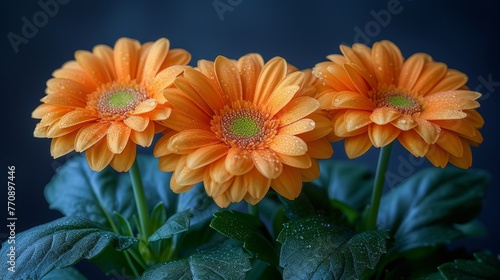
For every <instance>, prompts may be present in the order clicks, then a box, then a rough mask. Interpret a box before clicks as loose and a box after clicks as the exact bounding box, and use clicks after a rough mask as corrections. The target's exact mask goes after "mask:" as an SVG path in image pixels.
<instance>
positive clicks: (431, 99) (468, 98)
mask: <svg viewBox="0 0 500 280" xmlns="http://www.w3.org/2000/svg"><path fill="white" fill-rule="evenodd" d="M479 97H481V94H480V93H478V92H474V91H468V90H453V91H445V92H438V93H434V94H432V95H428V96H427V97H426V98H425V104H426V108H425V110H424V112H423V114H425V113H426V112H427V111H428V110H466V109H475V108H478V107H479V103H478V102H477V101H475V100H476V99H478V98H479Z"/></svg>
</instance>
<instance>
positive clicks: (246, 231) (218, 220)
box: [210, 211, 278, 265]
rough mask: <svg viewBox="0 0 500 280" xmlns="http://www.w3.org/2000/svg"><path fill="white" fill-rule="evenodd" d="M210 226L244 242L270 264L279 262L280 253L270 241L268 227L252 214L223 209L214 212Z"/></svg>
mask: <svg viewBox="0 0 500 280" xmlns="http://www.w3.org/2000/svg"><path fill="white" fill-rule="evenodd" d="M214 216H215V218H214V219H213V220H212V222H211V223H210V227H211V228H213V229H215V230H217V231H218V232H220V233H221V234H223V235H224V236H227V237H229V238H232V239H235V240H238V241H241V242H243V243H244V244H243V247H244V248H245V249H247V250H248V251H249V252H252V253H255V254H256V256H257V258H259V259H261V260H263V261H266V262H268V263H270V264H273V265H277V264H278V255H277V252H276V251H275V246H274V244H273V243H271V242H269V239H268V238H266V236H269V234H268V233H267V229H266V228H265V226H264V224H263V223H262V221H261V220H259V219H258V218H257V217H254V216H252V215H250V214H246V213H241V212H235V211H221V212H217V213H215V214H214Z"/></svg>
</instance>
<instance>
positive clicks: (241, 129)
mask: <svg viewBox="0 0 500 280" xmlns="http://www.w3.org/2000/svg"><path fill="white" fill-rule="evenodd" d="M268 118H269V116H268V115H267V114H264V113H263V112H261V111H260V110H258V109H257V108H256V107H255V106H254V105H253V104H252V103H250V102H248V101H244V100H239V101H235V102H233V103H231V104H228V105H226V106H224V108H223V109H221V110H220V112H219V113H218V114H215V115H214V116H213V118H212V120H211V121H210V124H211V125H212V127H211V129H212V131H213V132H214V133H215V135H216V136H217V137H218V138H219V139H220V140H221V141H222V142H224V143H226V144H227V145H228V146H231V147H234V146H237V147H239V148H241V149H246V150H249V149H260V148H265V147H267V145H269V143H270V141H271V140H272V138H273V136H274V135H276V133H277V128H278V124H279V122H278V120H273V119H268Z"/></svg>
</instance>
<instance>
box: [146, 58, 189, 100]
mask: <svg viewBox="0 0 500 280" xmlns="http://www.w3.org/2000/svg"><path fill="white" fill-rule="evenodd" d="M186 68H187V67H186V66H182V65H174V66H170V67H167V68H165V69H163V70H161V71H160V73H158V75H156V76H155V77H154V78H153V79H152V80H151V82H150V83H149V85H148V89H149V92H153V93H158V96H153V97H154V98H155V99H159V97H160V96H162V94H161V91H162V90H164V89H166V88H167V87H168V86H170V85H171V84H172V83H173V82H174V80H175V78H177V76H179V75H180V74H181V73H182V72H184V70H185V69H186Z"/></svg>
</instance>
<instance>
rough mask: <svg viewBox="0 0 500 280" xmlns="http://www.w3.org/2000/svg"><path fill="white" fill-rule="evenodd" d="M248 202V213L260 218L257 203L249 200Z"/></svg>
mask: <svg viewBox="0 0 500 280" xmlns="http://www.w3.org/2000/svg"><path fill="white" fill-rule="evenodd" d="M247 203H248V214H250V215H252V216H255V217H257V218H258V217H259V208H258V207H257V204H255V205H252V204H250V203H249V202H247Z"/></svg>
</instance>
